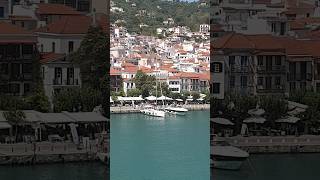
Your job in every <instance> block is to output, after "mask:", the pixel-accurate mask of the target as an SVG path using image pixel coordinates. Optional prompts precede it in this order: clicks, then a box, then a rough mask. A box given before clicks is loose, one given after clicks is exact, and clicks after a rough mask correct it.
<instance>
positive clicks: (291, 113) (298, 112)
mask: <svg viewBox="0 0 320 180" xmlns="http://www.w3.org/2000/svg"><path fill="white" fill-rule="evenodd" d="M305 111H306V109H304V108H299V107H296V108H294V109H293V110H292V111H289V112H288V114H289V115H291V116H294V115H298V114H300V113H303V112H305Z"/></svg>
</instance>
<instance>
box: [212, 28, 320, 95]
mask: <svg viewBox="0 0 320 180" xmlns="http://www.w3.org/2000/svg"><path fill="white" fill-rule="evenodd" d="M319 45H320V42H319V41H318V40H298V39H293V38H288V37H277V36H271V35H243V34H236V33H231V34H228V35H226V36H224V37H222V38H220V39H218V40H217V41H215V42H214V43H213V48H214V57H213V59H212V62H211V66H212V69H211V70H212V77H213V80H212V82H211V83H212V84H211V86H212V91H213V94H214V95H215V96H216V97H218V98H220V99H222V98H223V96H224V94H223V93H222V91H224V93H240V94H243V95H267V94H269V95H270V94H271V95H275V94H283V95H288V94H289V93H290V92H294V91H316V90H319V87H320V84H319V82H318V79H319V77H318V74H319V73H318V72H320V71H318V70H320V66H319V65H318V64H319V63H318V60H319V52H318V50H317V47H320V46H319ZM318 68H319V69H318ZM222 84H224V86H222Z"/></svg>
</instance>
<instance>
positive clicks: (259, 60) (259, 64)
mask: <svg viewBox="0 0 320 180" xmlns="http://www.w3.org/2000/svg"><path fill="white" fill-rule="evenodd" d="M258 66H263V56H258Z"/></svg>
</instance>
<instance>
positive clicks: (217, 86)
mask: <svg viewBox="0 0 320 180" xmlns="http://www.w3.org/2000/svg"><path fill="white" fill-rule="evenodd" d="M212 93H213V94H219V93H220V83H213V84H212Z"/></svg>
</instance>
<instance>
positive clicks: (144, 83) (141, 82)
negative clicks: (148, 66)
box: [133, 70, 156, 97]
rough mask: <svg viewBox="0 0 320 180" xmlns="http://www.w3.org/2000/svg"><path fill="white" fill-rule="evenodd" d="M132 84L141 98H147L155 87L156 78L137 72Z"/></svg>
mask: <svg viewBox="0 0 320 180" xmlns="http://www.w3.org/2000/svg"><path fill="white" fill-rule="evenodd" d="M133 82H134V83H135V85H136V88H137V89H138V90H140V91H141V95H142V97H147V96H149V95H150V94H151V92H152V90H153V89H154V86H155V85H156V78H155V77H154V76H148V75H147V74H145V73H143V72H142V71H140V70H139V71H137V73H136V76H135V77H134V79H133Z"/></svg>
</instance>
